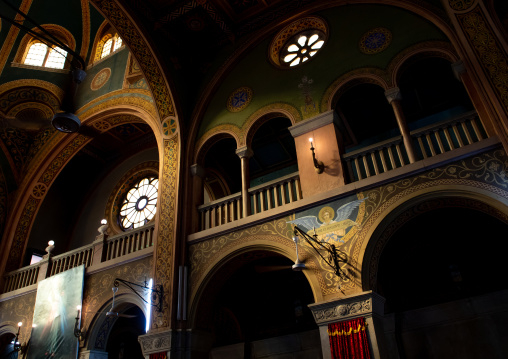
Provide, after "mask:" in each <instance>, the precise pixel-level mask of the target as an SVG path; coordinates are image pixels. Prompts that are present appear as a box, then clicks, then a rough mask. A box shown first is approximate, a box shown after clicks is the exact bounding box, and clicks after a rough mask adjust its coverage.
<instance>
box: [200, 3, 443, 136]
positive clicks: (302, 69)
mask: <svg viewBox="0 0 508 359" xmlns="http://www.w3.org/2000/svg"><path fill="white" fill-rule="evenodd" d="M316 15H319V16H321V17H323V18H324V19H325V20H326V21H327V23H328V24H329V39H328V42H327V44H326V45H325V46H324V48H323V49H322V50H321V53H318V54H317V55H316V57H315V58H313V59H312V60H311V61H309V62H307V63H306V64H304V65H301V66H298V67H296V68H293V69H285V70H283V69H277V68H275V67H274V66H273V65H272V64H271V63H269V61H268V55H267V54H268V47H269V44H270V41H271V40H272V37H273V36H275V33H274V34H272V35H270V36H269V37H267V38H266V39H265V40H264V41H263V42H261V43H260V44H259V45H258V46H256V47H255V48H253V49H252V50H251V51H250V52H249V53H248V54H246V56H245V58H244V59H243V60H242V61H240V62H239V63H238V65H236V66H235V68H234V69H233V70H232V71H231V72H230V73H229V74H228V76H227V78H226V79H225V80H224V81H223V83H222V85H221V86H220V87H219V88H218V90H217V91H216V93H215V95H214V97H213V99H212V100H211V102H210V104H209V107H208V109H207V111H206V114H205V116H204V118H203V121H202V124H201V127H200V131H199V133H198V138H199V137H200V136H202V135H203V134H204V133H205V132H206V131H208V130H210V129H212V128H214V127H215V126H218V125H221V124H233V125H236V126H238V127H241V126H242V124H243V123H244V122H245V121H246V119H247V118H248V117H249V116H250V115H251V114H252V113H254V112H255V111H256V110H258V109H260V108H262V107H264V106H267V105H269V104H271V103H275V102H284V103H288V104H291V105H293V106H295V107H296V108H297V109H300V107H301V106H303V104H304V102H303V96H302V95H301V90H300V89H299V88H298V85H299V84H300V82H301V81H302V78H303V77H304V76H307V77H308V78H309V79H312V80H313V84H312V91H311V94H312V97H313V99H314V101H315V102H318V103H320V102H321V98H322V96H323V94H324V92H325V90H326V89H327V88H328V87H329V86H330V85H331V83H332V82H333V81H334V80H336V79H337V78H338V77H340V76H341V75H343V74H345V73H347V72H349V71H352V70H355V69H359V68H362V67H378V68H381V69H384V68H386V66H387V65H388V64H389V62H390V61H391V60H392V59H393V58H394V56H396V55H397V54H399V53H400V52H401V51H403V50H404V49H406V48H408V47H409V46H412V45H414V44H416V43H419V42H423V41H432V40H439V41H447V38H446V37H445V35H444V34H443V33H442V32H441V31H440V30H439V29H437V28H436V27H435V26H434V25H432V24H431V23H429V22H428V21H426V20H425V19H423V18H421V17H419V16H416V15H414V14H412V13H410V12H408V11H405V10H402V9H398V8H394V7H390V6H383V5H345V6H340V7H337V8H333V9H328V10H326V11H323V12H320V13H317V14H316ZM357 19H362V21H360V22H358V20H357ZM375 27H385V28H387V29H389V30H390V31H391V32H392V35H393V39H392V43H391V44H390V46H389V47H388V48H387V49H386V50H384V51H383V52H381V53H379V54H375V55H366V54H363V53H362V52H360V50H359V47H358V43H359V41H360V38H361V37H362V36H363V35H364V34H365V33H366V32H367V31H369V30H370V29H372V28H375ZM259 74H264V75H263V76H259ZM241 86H248V87H250V88H251V89H252V91H253V100H252V102H251V103H250V105H249V106H248V107H247V108H246V109H244V110H243V111H240V112H237V113H231V112H229V111H228V110H227V109H226V101H227V99H228V97H229V95H230V94H231V93H232V92H233V91H234V90H235V89H236V88H238V87H241Z"/></svg>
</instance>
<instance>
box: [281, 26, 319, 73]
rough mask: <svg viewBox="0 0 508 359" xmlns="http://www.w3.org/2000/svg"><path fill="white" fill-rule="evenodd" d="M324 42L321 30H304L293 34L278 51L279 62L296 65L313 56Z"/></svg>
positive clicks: (291, 65) (290, 65)
mask: <svg viewBox="0 0 508 359" xmlns="http://www.w3.org/2000/svg"><path fill="white" fill-rule="evenodd" d="M324 43H325V40H324V34H323V33H322V32H321V31H312V30H311V31H305V32H303V33H300V34H296V35H295V36H293V37H292V38H291V39H290V40H289V41H288V42H287V43H286V45H285V47H284V49H283V50H282V51H281V52H280V58H281V60H282V61H281V63H282V64H285V65H286V66H289V67H294V66H298V65H300V64H302V63H304V62H306V61H308V60H309V59H310V58H312V57H314V56H315V55H316V54H317V53H318V51H319V50H320V49H321V48H322V47H323V45H324Z"/></svg>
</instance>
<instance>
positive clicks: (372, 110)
mask: <svg viewBox="0 0 508 359" xmlns="http://www.w3.org/2000/svg"><path fill="white" fill-rule="evenodd" d="M335 110H336V112H337V113H338V114H339V116H340V118H341V120H342V122H341V124H340V127H341V128H340V132H341V133H342V134H343V142H344V147H345V151H346V152H350V151H354V150H355V149H357V148H360V147H365V146H368V145H371V144H373V143H377V142H380V141H382V140H386V139H389V138H392V137H395V136H398V135H400V131H399V129H398V127H397V120H396V119H395V114H394V112H393V109H392V107H391V106H390V104H389V103H388V100H387V99H386V96H385V94H384V89H383V88H382V87H380V86H378V85H375V84H370V83H362V84H358V85H355V86H352V87H351V88H349V89H347V90H346V91H345V92H344V93H343V94H342V95H341V96H340V98H339V99H338V100H337V106H336V109H335Z"/></svg>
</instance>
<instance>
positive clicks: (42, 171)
mask: <svg viewBox="0 0 508 359" xmlns="http://www.w3.org/2000/svg"><path fill="white" fill-rule="evenodd" d="M132 121H142V122H147V123H148V124H149V125H150V127H151V128H152V130H154V127H155V128H158V126H159V124H158V122H157V121H156V120H155V119H154V118H153V117H151V116H150V114H148V113H147V112H145V111H141V110H140V109H139V108H133V107H131V108H125V107H117V108H115V109H113V110H110V109H101V108H98V109H97V112H96V113H94V115H93V116H91V117H89V118H85V119H84V120H83V124H86V125H87V126H91V127H94V128H95V130H96V131H97V132H99V133H101V132H104V131H107V130H109V129H110V128H112V127H115V126H118V125H121V124H123V123H127V122H132ZM154 132H155V138H156V141H157V142H158V145H159V153H160V152H161V151H160V147H161V146H162V139H161V134H160V132H158V131H154ZM58 135H59V136H58V140H56V141H55V143H54V144H53V148H52V149H48V151H51V153H52V155H51V156H48V157H47V158H46V159H45V162H44V163H42V164H40V165H39V166H38V167H37V168H31V171H30V172H31V176H30V178H31V179H30V180H29V181H28V180H27V181H25V182H23V183H22V184H21V185H20V188H23V189H24V190H23V192H22V193H23V195H22V196H19V197H18V198H17V199H16V202H17V203H15V204H14V205H13V208H17V210H16V211H12V213H9V215H10V216H9V218H8V220H7V221H6V223H7V226H6V228H5V231H4V235H5V237H4V240H3V241H2V246H3V248H5V251H3V253H4V259H5V261H4V262H2V263H5V264H4V265H5V266H6V267H5V270H7V271H9V270H13V269H16V268H17V267H18V266H19V264H20V263H21V258H22V255H23V252H24V251H25V248H26V245H27V243H28V236H29V233H30V230H31V228H32V225H33V223H34V220H35V216H36V214H37V212H38V210H39V208H40V206H41V204H42V202H43V200H44V198H45V196H46V194H47V193H48V188H49V187H50V186H51V185H52V183H53V182H54V180H55V179H56V177H57V175H58V174H59V173H60V172H61V170H62V169H63V167H64V166H65V165H66V164H67V163H68V161H69V160H70V159H71V158H72V157H73V156H74V155H75V154H76V153H78V152H79V151H80V150H81V149H82V148H83V147H84V146H85V145H86V144H88V143H89V142H90V141H91V140H92V139H93V138H92V137H88V136H85V135H82V134H79V133H78V134H74V135H71V136H65V135H62V134H58ZM159 175H160V176H162V173H160V171H159ZM35 188H39V191H36V190H35ZM41 188H42V189H43V191H40V189H41ZM9 246H10V248H9ZM7 254H9V255H8V256H7Z"/></svg>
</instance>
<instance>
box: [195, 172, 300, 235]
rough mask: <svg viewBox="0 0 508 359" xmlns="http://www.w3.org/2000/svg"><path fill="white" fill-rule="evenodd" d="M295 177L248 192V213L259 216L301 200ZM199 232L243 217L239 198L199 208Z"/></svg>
mask: <svg viewBox="0 0 508 359" xmlns="http://www.w3.org/2000/svg"><path fill="white" fill-rule="evenodd" d="M301 193H302V192H301V187H300V178H299V177H298V173H293V174H291V175H288V176H285V177H282V178H278V179H276V180H274V181H271V182H268V183H264V184H262V185H260V186H256V187H253V188H250V189H249V199H250V206H251V213H252V214H255V213H261V212H264V211H267V210H269V209H272V208H277V207H280V206H284V205H286V204H288V203H292V202H295V201H298V200H300V199H301V198H302V195H301ZM198 211H199V214H200V230H205V229H209V228H214V227H217V226H221V225H223V224H226V223H230V222H234V221H237V220H239V219H240V218H243V217H245V216H244V215H243V213H242V195H241V193H235V194H233V195H231V196H228V197H224V198H221V199H219V200H217V201H213V202H210V203H207V204H204V205H202V206H199V207H198Z"/></svg>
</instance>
